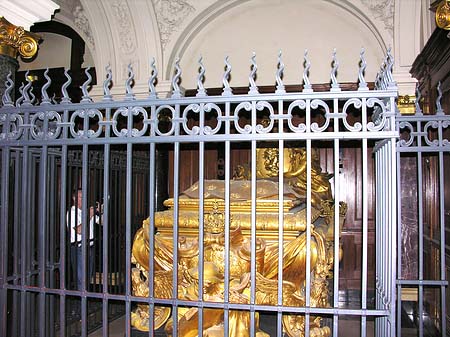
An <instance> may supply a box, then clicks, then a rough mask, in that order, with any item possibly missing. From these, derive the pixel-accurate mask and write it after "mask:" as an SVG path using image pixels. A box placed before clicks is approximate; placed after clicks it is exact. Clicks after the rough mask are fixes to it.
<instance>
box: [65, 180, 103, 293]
mask: <svg viewBox="0 0 450 337" xmlns="http://www.w3.org/2000/svg"><path fill="white" fill-rule="evenodd" d="M72 201H73V205H72V207H71V208H70V210H69V211H68V212H67V227H68V228H69V231H70V262H71V265H72V272H73V275H74V276H75V279H76V281H77V289H78V290H81V285H82V283H83V279H82V277H81V276H82V268H83V263H82V261H83V257H82V246H81V244H82V232H83V212H82V209H81V208H82V205H83V204H82V202H83V191H82V190H81V189H78V190H76V191H75V192H74V193H73V194H72ZM97 206H99V205H97ZM88 212H89V230H88V232H87V234H88V235H89V238H88V239H87V241H88V242H89V245H88V249H87V257H88V264H87V265H86V279H87V280H88V281H90V279H91V278H92V276H93V272H94V254H95V252H94V223H100V216H99V215H97V214H95V209H94V207H92V206H91V207H89V210H88Z"/></svg>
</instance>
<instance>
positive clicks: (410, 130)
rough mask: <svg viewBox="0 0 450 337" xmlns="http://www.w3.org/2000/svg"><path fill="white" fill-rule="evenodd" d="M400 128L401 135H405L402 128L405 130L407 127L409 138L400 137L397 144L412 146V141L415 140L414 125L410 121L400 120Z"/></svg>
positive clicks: (399, 145)
mask: <svg viewBox="0 0 450 337" xmlns="http://www.w3.org/2000/svg"><path fill="white" fill-rule="evenodd" d="M398 128H399V131H400V137H401V136H402V135H403V133H402V132H401V130H405V129H407V130H408V132H407V134H408V137H407V138H400V139H399V140H398V142H397V146H398V147H408V146H411V145H412V143H413V142H414V134H413V133H414V127H413V125H412V124H411V123H410V122H405V121H403V122H400V123H398Z"/></svg>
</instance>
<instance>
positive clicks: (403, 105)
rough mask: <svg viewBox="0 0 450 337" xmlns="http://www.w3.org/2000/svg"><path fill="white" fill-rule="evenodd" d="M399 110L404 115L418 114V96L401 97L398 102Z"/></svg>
mask: <svg viewBox="0 0 450 337" xmlns="http://www.w3.org/2000/svg"><path fill="white" fill-rule="evenodd" d="M397 107H398V110H399V111H400V113H401V114H402V115H413V114H415V113H416V96H414V95H412V96H410V95H400V96H398V102H397Z"/></svg>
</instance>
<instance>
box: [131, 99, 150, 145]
mask: <svg viewBox="0 0 450 337" xmlns="http://www.w3.org/2000/svg"><path fill="white" fill-rule="evenodd" d="M129 111H130V112H131V116H130V117H131V118H132V117H133V116H139V115H142V121H143V123H142V129H140V130H139V129H136V128H132V129H131V137H141V136H143V135H144V134H145V133H146V132H147V124H148V113H147V110H145V109H144V108H143V107H141V106H135V107H134V108H131V109H130V110H129ZM130 117H129V118H130Z"/></svg>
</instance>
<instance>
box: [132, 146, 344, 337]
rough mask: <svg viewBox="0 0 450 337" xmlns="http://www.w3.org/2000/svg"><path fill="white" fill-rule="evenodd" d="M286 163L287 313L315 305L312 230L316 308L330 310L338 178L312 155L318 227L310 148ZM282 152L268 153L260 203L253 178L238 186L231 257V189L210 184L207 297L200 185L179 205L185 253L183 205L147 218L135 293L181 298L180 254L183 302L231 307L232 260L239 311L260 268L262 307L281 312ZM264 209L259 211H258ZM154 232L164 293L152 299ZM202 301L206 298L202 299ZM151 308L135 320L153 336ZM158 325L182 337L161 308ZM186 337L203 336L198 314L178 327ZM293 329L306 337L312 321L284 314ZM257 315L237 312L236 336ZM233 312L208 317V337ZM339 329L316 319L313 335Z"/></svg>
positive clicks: (207, 311)
mask: <svg viewBox="0 0 450 337" xmlns="http://www.w3.org/2000/svg"><path fill="white" fill-rule="evenodd" d="M284 154H285V156H284V165H283V167H284V177H285V186H283V189H284V190H283V195H284V200H283V231H284V232H283V234H284V236H283V249H282V251H283V256H282V263H283V265H282V272H283V281H282V295H283V296H282V304H283V305H284V306H297V307H299V306H300V307H301V306H305V304H306V299H305V282H306V258H307V251H306V247H307V242H306V241H307V235H306V227H307V224H308V223H311V231H310V232H311V240H310V266H311V269H310V270H311V275H310V280H311V286H310V290H311V293H310V294H311V295H310V305H311V306H313V307H327V306H329V302H328V298H329V294H328V279H329V278H330V277H332V267H333V262H334V261H333V259H334V254H333V252H334V246H333V241H334V236H335V234H334V210H335V207H334V201H333V200H332V198H331V189H330V187H331V186H330V183H329V181H328V179H329V178H330V175H328V174H326V173H322V172H321V169H320V166H319V164H318V155H317V153H314V154H313V156H312V165H311V167H312V172H311V177H312V181H311V186H312V192H313V197H312V199H313V200H312V209H311V219H310V220H309V221H307V217H306V199H305V195H306V176H305V177H303V175H306V171H305V165H306V164H305V159H306V152H305V150H304V149H286V151H285V153H284ZM278 157H279V156H278V150H277V149H260V150H258V154H257V158H258V164H257V171H258V172H257V175H258V179H257V195H256V201H253V202H252V201H251V198H250V195H251V193H250V192H251V182H250V181H248V180H245V179H242V180H233V181H231V182H230V215H229V219H230V220H229V228H230V233H229V238H230V239H229V240H230V241H229V249H228V251H225V230H224V229H225V201H224V196H225V192H224V190H225V185H224V182H223V181H219V180H207V181H205V182H204V202H203V211H204V218H203V225H204V236H203V261H204V263H203V289H202V290H199V268H198V261H199V251H200V250H199V242H198V239H199V238H198V232H199V230H198V229H199V222H200V221H199V220H200V219H199V200H198V193H199V190H198V185H197V184H194V185H193V186H191V187H190V188H189V189H188V190H186V191H185V192H184V193H183V194H182V195H181V196H180V198H179V199H178V209H179V212H178V242H177V244H178V246H177V247H176V246H175V242H174V240H173V224H174V222H175V219H174V216H173V208H174V200H173V199H168V200H166V202H165V205H166V206H167V207H169V209H168V210H166V211H162V212H156V213H155V218H154V219H153V221H150V219H147V220H145V221H144V222H143V226H142V228H140V229H139V230H138V232H137V233H136V236H135V238H134V242H133V250H132V262H133V263H134V264H135V266H136V268H134V269H133V272H132V284H133V294H134V295H135V296H142V297H148V296H152V295H153V297H154V298H158V299H171V298H172V296H173V290H174V289H172V284H173V280H172V277H173V271H172V268H173V265H174V260H173V256H174V254H173V252H174V250H175V249H176V250H177V253H178V254H177V255H178V261H177V266H178V279H177V282H176V283H177V289H176V290H177V294H178V299H180V300H185V301H190V300H191V301H197V300H199V295H200V296H201V298H202V299H203V300H204V301H209V302H217V303H224V301H225V296H224V289H225V284H224V282H225V267H224V266H225V261H226V259H227V256H228V259H229V275H228V280H229V284H228V286H229V294H228V299H229V302H230V303H242V304H249V303H250V294H251V283H252V280H251V276H250V269H251V260H252V259H254V260H255V263H256V277H255V302H256V304H258V305H277V304H278V272H279V268H278V263H279V256H278V253H279V241H278V231H279V219H280V218H279V213H278V212H279V202H278V195H279V192H278V190H279V186H278V182H277V180H278V178H276V179H275V181H271V180H270V179H271V178H275V177H277V176H278V171H279V165H278V164H277V163H278ZM254 203H256V205H254ZM254 206H255V207H256V242H255V244H256V251H255V255H253V254H252V249H251V228H252V219H251V213H252V212H251V210H252V207H254ZM345 213H346V205H345V204H344V203H341V206H340V209H339V217H340V224H341V225H342V223H343V219H344V217H345ZM153 224H154V226H155V228H156V230H157V232H156V234H155V235H154V242H153V243H154V253H153V260H152V262H151V263H152V265H153V269H154V278H153V284H154V288H153V289H154V293H153V294H149V288H148V282H149V281H148V270H149V263H150V260H149V254H150V251H149V246H150V244H149V239H150V238H149V233H150V231H152V230H153V229H152V228H151V226H152V225H153ZM199 292H200V294H199ZM148 309H149V308H148V305H145V304H140V305H138V307H137V309H136V310H135V311H134V312H133V313H132V324H133V326H134V327H136V328H137V329H139V330H143V331H147V330H148V320H149V318H150V317H149V310H148ZM154 312H155V313H154V326H155V328H159V327H161V326H163V325H164V324H165V327H164V329H165V331H166V333H167V335H168V336H171V335H172V329H173V324H175V323H174V321H173V320H174V319H175V318H174V317H170V308H169V307H158V306H156V307H155V311H154ZM255 322H256V326H255V331H256V335H257V336H261V337H265V336H268V334H266V333H265V332H264V331H262V330H261V329H260V328H259V316H258V313H256V315H255ZM176 324H177V326H178V334H179V335H180V336H197V335H198V309H197V308H195V307H194V308H181V307H179V308H178V317H177V318H176ZM282 324H283V329H284V331H285V333H286V334H287V335H288V336H289V337H302V336H304V331H305V322H304V316H302V315H283V319H282ZM249 325H250V313H249V312H246V311H238V310H230V311H229V335H230V336H232V337H237V336H249V330H250V329H249ZM223 329H224V325H223V310H221V309H211V308H204V309H203V336H223V335H224V331H223ZM330 334H331V330H330V328H329V327H326V326H322V323H321V318H320V317H311V319H310V336H317V337H319V336H322V337H324V336H329V335H330Z"/></svg>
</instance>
